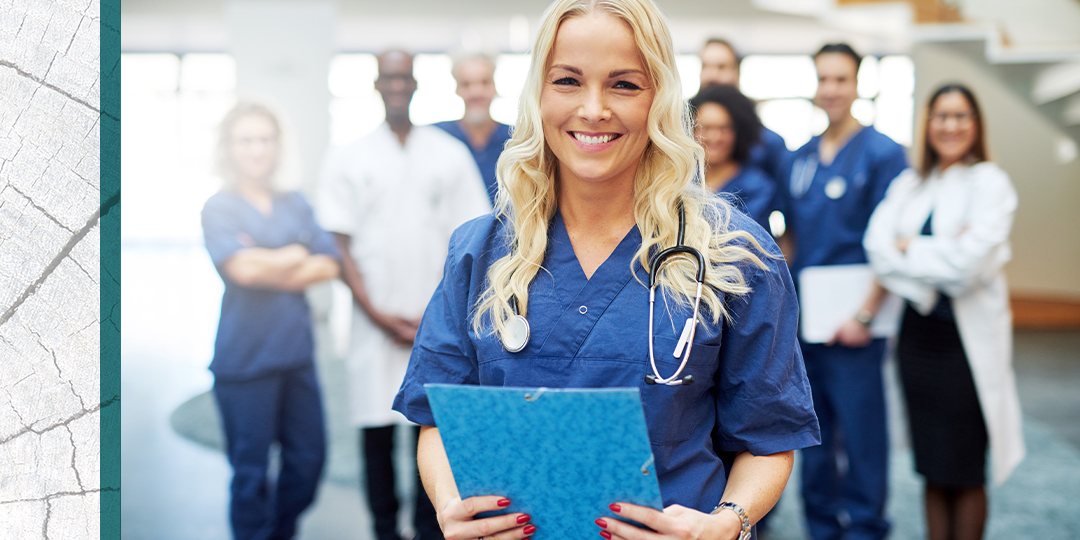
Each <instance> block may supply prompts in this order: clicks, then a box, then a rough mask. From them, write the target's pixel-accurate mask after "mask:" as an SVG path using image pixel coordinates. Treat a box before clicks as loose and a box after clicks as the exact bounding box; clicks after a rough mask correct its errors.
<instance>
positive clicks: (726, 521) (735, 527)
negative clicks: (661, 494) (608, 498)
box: [596, 503, 742, 540]
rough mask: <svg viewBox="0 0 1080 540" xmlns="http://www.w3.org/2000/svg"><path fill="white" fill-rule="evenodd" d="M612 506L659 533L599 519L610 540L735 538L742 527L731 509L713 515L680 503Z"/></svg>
mask: <svg viewBox="0 0 1080 540" xmlns="http://www.w3.org/2000/svg"><path fill="white" fill-rule="evenodd" d="M609 508H611V511H612V512H615V513H616V514H618V515H619V517H623V518H626V519H632V520H634V521H636V522H638V523H641V524H642V525H645V526H647V527H649V528H650V529H652V530H653V531H656V532H652V531H648V530H645V529H640V528H638V527H636V526H634V525H631V524H629V523H623V522H622V521H619V520H617V519H610V518H600V519H598V520H596V524H597V525H598V526H599V527H600V529H601V531H600V536H603V537H604V538H606V539H607V540H613V539H614V540H660V539H662V538H674V539H678V540H734V539H735V538H738V537H739V532H740V530H741V529H742V522H741V521H740V520H739V516H738V515H737V514H735V512H730V511H729V512H720V513H719V514H716V515H711V514H706V513H703V512H698V511H697V510H692V509H690V508H686V507H685V506H680V505H677V504H673V505H671V506H669V507H667V508H665V509H664V511H663V512H661V511H659V510H656V509H653V508H648V507H645V506H638V505H636V504H630V503H615V504H613V505H611V506H610V507H609Z"/></svg>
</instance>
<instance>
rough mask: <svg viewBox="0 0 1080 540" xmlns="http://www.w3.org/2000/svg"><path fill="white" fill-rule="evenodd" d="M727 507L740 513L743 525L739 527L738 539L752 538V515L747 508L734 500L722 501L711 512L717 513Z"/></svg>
mask: <svg viewBox="0 0 1080 540" xmlns="http://www.w3.org/2000/svg"><path fill="white" fill-rule="evenodd" d="M725 508H726V509H728V510H731V511H733V512H735V513H736V514H738V515H739V521H741V522H742V527H741V528H740V529H739V538H738V540H750V516H748V515H747V514H746V510H743V507H741V506H739V505H738V504H736V503H733V502H723V501H721V502H720V504H718V505H716V508H713V511H712V512H709V513H710V514H712V515H716V514H719V513H720V511H721V510H723V509H725Z"/></svg>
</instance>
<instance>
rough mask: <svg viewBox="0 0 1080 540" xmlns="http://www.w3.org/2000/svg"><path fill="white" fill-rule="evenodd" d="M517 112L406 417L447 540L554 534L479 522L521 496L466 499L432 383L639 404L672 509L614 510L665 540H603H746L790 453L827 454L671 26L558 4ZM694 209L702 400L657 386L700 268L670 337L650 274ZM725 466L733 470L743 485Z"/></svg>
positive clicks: (792, 344) (635, 9) (689, 234)
mask: <svg viewBox="0 0 1080 540" xmlns="http://www.w3.org/2000/svg"><path fill="white" fill-rule="evenodd" d="M520 111H521V113H520V115H519V118H518V122H517V126H516V129H515V131H514V136H513V138H512V139H511V140H510V142H509V143H508V144H507V146H506V149H505V150H504V152H503V154H502V157H501V158H500V160H499V168H498V171H499V182H500V191H499V199H498V200H499V206H498V210H497V211H496V214H494V215H490V216H485V217H482V218H478V219H476V220H473V221H471V222H469V223H467V224H465V225H463V226H462V227H461V228H459V229H458V230H457V231H456V232H455V234H454V236H453V237H452V239H451V241H450V247H449V253H448V256H447V263H446V267H445V270H444V275H443V281H442V283H441V284H440V286H439V288H438V289H437V290H436V292H435V295H434V297H433V299H432V301H431V303H430V304H429V306H428V308H427V311H426V312H425V314H424V317H423V320H422V323H421V325H420V328H419V331H418V333H417V337H416V344H415V346H414V348H413V353H412V357H411V359H410V363H409V369H408V372H407V374H406V376H405V382H404V384H403V385H402V388H401V391H400V392H399V394H398V396H397V399H396V401H395V404H394V408H395V409H397V410H398V411H401V412H402V413H403V414H404V415H405V416H407V417H408V418H409V419H410V420H412V421H414V422H416V423H418V424H421V425H423V426H425V427H424V428H422V431H421V435H420V443H419V451H418V456H417V458H418V463H419V467H420V472H421V476H422V477H423V480H424V485H425V487H426V488H427V490H428V493H429V495H430V496H431V499H432V501H433V502H434V504H435V508H436V510H437V512H438V517H439V523H440V525H441V526H442V529H443V533H444V534H445V536H446V538H447V540H467V539H468V540H471V539H478V538H483V539H484V540H520V539H522V538H526V537H529V536H530V535H532V534H534V533H536V531H537V527H538V526H542V523H538V524H536V525H534V524H533V523H531V520H532V516H529V515H525V514H521V513H510V514H506V515H503V516H498V517H486V518H476V515H477V514H478V513H480V512H485V511H490V510H495V509H498V508H501V507H505V506H507V505H509V504H510V501H509V500H507V499H506V498H504V495H505V496H506V497H511V498H512V497H513V496H514V494H512V493H508V494H492V495H490V496H479V497H471V498H469V499H467V500H462V499H461V498H460V497H459V495H458V492H457V488H456V487H455V485H454V478H453V474H452V472H451V469H450V465H449V463H448V461H447V458H446V454H445V451H444V450H443V447H442V441H441V439H440V436H439V431H438V428H437V427H433V426H434V419H433V417H432V414H431V410H430V406H429V404H428V400H427V397H426V394H425V392H424V388H423V385H424V384H425V383H456V384H482V385H492V386H546V387H639V388H640V389H641V397H642V401H643V403H642V405H643V408H644V412H645V418H646V423H647V426H648V430H649V438H650V440H651V442H652V449H653V454H654V456H655V458H656V462H655V463H656V470H657V477H658V480H659V484H660V491H661V495H662V496H663V500H664V505H665V507H666V508H665V510H663V511H659V510H654V509H651V508H644V507H640V506H636V505H632V504H628V503H625V502H623V501H611V503H612V504H611V507H610V508H611V511H612V512H613V514H614V515H617V516H619V517H622V518H627V519H631V520H634V521H637V522H640V523H643V524H645V525H648V526H649V527H650V528H651V529H652V531H647V530H644V529H639V528H636V527H634V526H632V525H628V524H626V523H624V522H623V521H620V520H616V519H611V518H610V517H608V518H607V519H605V518H604V517H603V516H600V515H598V516H597V518H598V519H597V522H596V524H597V526H598V529H597V532H598V533H599V534H600V536H602V537H603V538H606V539H608V540H610V539H612V538H616V539H626V540H638V539H654V538H655V539H659V538H676V537H678V538H683V539H708V540H733V539H735V538H749V537H750V536H751V524H752V523H754V522H756V521H757V520H758V519H760V518H761V516H762V515H764V514H765V513H766V512H768V511H769V510H770V509H771V508H772V506H773V504H774V503H775V502H776V500H777V498H778V497H779V496H780V492H781V491H782V490H783V488H784V485H785V483H786V482H787V478H788V476H789V475H790V472H791V466H792V456H793V451H794V450H795V449H798V448H803V447H806V446H809V445H813V444H817V442H818V427H817V420H816V418H815V416H814V413H813V409H812V402H811V398H810V389H809V387H808V385H807V382H806V378H805V374H804V371H803V366H802V360H801V358H800V354H799V350H798V345H797V342H796V335H795V331H796V323H797V320H796V319H797V311H798V308H797V306H796V300H795V294H794V289H793V287H792V284H791V281H790V277H789V274H788V272H787V269H786V267H785V265H784V263H783V259H782V258H781V256H780V252H779V250H778V249H777V247H776V245H775V244H774V243H773V241H772V239H771V237H770V236H769V234H768V233H766V232H765V231H764V230H763V229H762V228H761V227H760V226H759V225H757V224H756V223H755V222H754V221H753V220H751V219H750V218H748V217H747V216H745V215H744V214H742V213H740V212H737V211H734V210H732V208H731V207H730V205H728V204H727V203H726V202H724V201H723V200H721V199H720V198H718V197H716V196H715V195H713V194H711V193H708V192H707V191H706V190H705V188H704V186H703V185H702V183H701V181H700V178H701V174H700V173H701V171H702V166H703V164H702V157H703V151H702V149H701V147H700V146H699V145H698V144H697V143H696V142H694V139H693V137H692V130H691V125H690V121H689V114H688V110H687V104H686V102H685V101H684V100H683V98H682V89H681V87H680V84H679V76H678V72H677V70H676V67H675V54H674V50H673V47H672V43H671V37H670V34H669V33H668V30H667V26H666V23H665V22H664V20H663V17H662V15H661V14H660V13H659V10H658V9H657V8H656V6H655V5H653V4H652V2H651V1H650V0H609V1H606V2H596V3H594V2H590V1H586V0H559V1H557V2H556V3H555V4H553V5H552V6H551V7H549V8H548V11H547V12H546V14H545V15H544V18H543V22H542V23H541V26H540V30H539V35H538V38H537V42H536V45H535V47H534V50H533V60H532V65H531V67H530V70H529V75H528V79H527V80H526V86H525V90H524V91H523V93H522V97H521V102H520ZM680 207H681V208H682V209H684V211H685V225H686V235H685V240H684V241H683V244H685V245H686V246H691V247H693V248H696V249H698V250H700V252H701V253H702V254H703V255H704V256H705V260H707V261H710V262H709V263H708V264H706V265H705V266H706V276H705V283H706V286H705V287H704V291H703V293H702V297H701V305H702V309H701V313H702V320H701V323H700V326H699V327H698V330H697V335H696V336H695V338H694V343H695V345H694V347H693V352H692V354H691V356H690V358H689V364H688V367H687V369H686V371H685V372H684V374H688V373H689V374H692V375H693V376H694V378H695V381H696V382H694V383H693V384H691V385H681V386H667V385H663V384H657V385H648V384H645V383H644V376H645V375H646V374H647V373H652V370H651V368H650V367H649V360H648V353H647V351H648V347H649V345H648V342H649V339H650V335H649V332H650V331H651V332H652V335H653V337H654V338H655V343H656V350H657V353H656V356H657V358H658V360H657V363H658V364H659V365H658V369H659V371H660V372H661V374H662V375H663V376H665V377H670V376H672V374H673V373H674V372H675V370H676V368H677V363H675V362H673V361H670V360H671V358H672V357H671V351H672V350H674V347H675V343H676V339H677V338H678V331H681V330H682V327H683V322H684V321H685V320H686V319H687V318H688V317H690V315H691V313H692V312H693V306H692V302H693V299H694V296H695V294H696V288H697V284H696V282H695V278H694V274H695V271H696V268H697V264H696V263H694V262H690V260H689V259H687V258H683V257H673V258H671V259H670V261H671V262H669V263H668V264H666V265H665V266H663V267H662V269H661V270H659V282H660V284H661V286H660V291H661V292H660V296H661V298H660V299H659V300H658V301H657V306H658V307H657V309H656V317H657V318H658V319H659V320H658V321H657V322H656V323H655V324H654V325H653V329H650V328H649V292H648V287H647V285H645V284H646V283H648V280H649V276H648V274H647V270H646V269H647V268H648V267H649V260H650V258H651V257H652V255H654V254H655V253H657V252H659V251H660V250H661V249H664V248H668V247H671V246H674V245H675V244H676V242H677V236H678V229H679V214H680ZM511 298H513V299H515V300H516V301H515V302H513V303H515V304H516V309H515V307H514V306H512V305H511V304H512V301H511ZM515 312H517V313H520V315H522V316H524V317H526V318H527V320H528V323H529V325H530V326H531V335H532V337H531V339H530V340H528V341H527V343H526V344H525V345H524V348H522V349H521V350H520V351H519V352H510V351H509V350H508V349H516V347H513V346H508V347H506V348H504V346H503V339H502V338H504V337H506V335H504V334H505V333H506V332H507V322H508V321H510V320H512V319H513V318H514V317H515ZM676 321H677V323H678V324H675V322H676ZM662 357H667V359H668V360H667V361H665V360H663V359H661V358H662ZM521 429H522V430H528V429H529V426H521ZM714 431H715V432H716V440H717V441H718V443H717V446H714V443H713V440H714V439H713V433H714ZM719 452H727V453H731V454H733V455H734V458H733V461H732V462H729V463H730V464H731V467H730V469H728V468H727V466H726V465H725V463H724V462H723V461H721V459H720V457H719V456H718V453H719ZM718 503H722V504H718ZM609 516H610V514H609ZM538 519H540V517H539V516H538ZM541 521H542V520H541Z"/></svg>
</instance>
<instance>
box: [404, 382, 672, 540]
mask: <svg viewBox="0 0 1080 540" xmlns="http://www.w3.org/2000/svg"><path fill="white" fill-rule="evenodd" d="M424 388H425V389H426V390H427V396H428V401H429V402H430V404H431V410H432V412H433V413H434V415H435V425H436V426H437V427H438V428H439V434H440V435H441V436H442V442H443V447H444V448H445V449H446V456H447V458H449V460H450V468H451V469H452V470H453V472H454V481H455V482H456V483H457V488H458V492H459V493H460V494H461V498H462V499H466V498H469V497H473V496H477V495H502V496H505V497H507V498H508V499H510V501H511V503H510V506H509V507H507V508H505V509H503V510H499V511H498V512H494V513H493V514H503V513H508V512H524V513H526V514H529V515H530V516H532V521H531V522H530V523H532V524H533V525H535V526H536V533H535V534H533V535H532V537H533V538H535V539H536V540H541V539H545V538H551V539H559V540H564V539H586V538H593V537H595V536H597V534H598V533H599V531H600V529H599V528H598V527H597V526H596V524H595V523H594V520H595V519H596V518H598V517H602V516H608V517H616V516H615V515H614V514H613V513H612V512H611V510H610V509H608V505H609V504H611V503H613V502H616V501H624V502H629V503H634V504H639V505H642V506H649V507H652V508H656V509H658V510H660V509H662V508H663V500H662V499H661V497H660V485H659V484H658V483H657V480H656V468H655V466H654V464H653V454H652V446H651V445H650V444H649V434H648V430H647V429H646V427H645V413H644V411H643V410H642V408H641V398H640V395H639V391H638V389H637V388H596V389H593V388H589V389H584V388H582V389H576V388H575V389H552V388H505V387H492V386H476V385H450V384H425V385H424Z"/></svg>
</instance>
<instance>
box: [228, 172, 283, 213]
mask: <svg viewBox="0 0 1080 540" xmlns="http://www.w3.org/2000/svg"><path fill="white" fill-rule="evenodd" d="M236 192H237V193H238V194H239V195H240V198H242V199H244V200H245V201H247V202H248V203H249V204H251V206H254V207H255V209H256V210H258V211H259V212H260V213H262V214H263V215H266V216H268V215H270V212H272V211H273V209H274V196H273V194H272V193H271V192H270V189H269V187H267V182H266V181H265V180H256V179H251V178H238V179H237V181H236Z"/></svg>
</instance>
